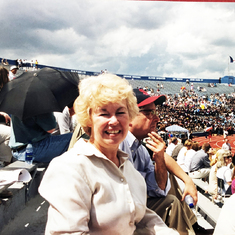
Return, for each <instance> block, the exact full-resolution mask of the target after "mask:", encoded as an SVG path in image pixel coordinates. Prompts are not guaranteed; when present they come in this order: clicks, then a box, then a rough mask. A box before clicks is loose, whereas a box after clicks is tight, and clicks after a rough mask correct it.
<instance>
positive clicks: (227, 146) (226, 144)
mask: <svg viewBox="0 0 235 235" xmlns="http://www.w3.org/2000/svg"><path fill="white" fill-rule="evenodd" d="M222 149H225V150H229V151H231V150H232V148H231V145H230V143H229V139H227V138H226V139H224V143H223V145H222Z"/></svg>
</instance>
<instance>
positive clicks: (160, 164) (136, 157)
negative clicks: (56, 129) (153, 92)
mask: <svg viewBox="0 0 235 235" xmlns="http://www.w3.org/2000/svg"><path fill="white" fill-rule="evenodd" d="M134 93H135V95H136V98H137V103H138V107H139V114H138V115H137V116H136V117H135V119H134V120H133V121H132V122H131V123H130V127H129V132H128V134H127V137H126V139H125V140H124V141H123V142H122V143H121V144H120V149H122V150H123V151H124V152H127V153H128V154H129V156H130V161H132V162H133V164H134V167H135V169H137V170H138V171H139V172H140V173H141V174H142V176H143V177H144V178H145V181H146V185H147V194H148V201H147V206H148V207H149V208H150V209H152V210H154V211H155V212H156V213H157V214H158V215H159V216H160V217H161V218H162V219H163V221H164V222H165V223H166V224H167V225H168V226H169V227H171V228H175V229H176V230H177V231H178V232H179V233H181V234H194V232H196V233H198V232H203V233H206V230H205V229H204V228H202V227H201V226H199V225H198V223H197V218H196V216H195V215H194V213H193V212H192V210H191V209H190V208H189V207H188V206H187V205H186V203H185V202H182V203H181V202H180V201H179V200H178V199H177V197H176V196H174V195H171V194H168V192H169V190H170V189H171V182H170V179H169V176H168V172H170V173H171V174H172V175H175V176H177V177H178V178H180V179H181V180H182V181H183V182H184V183H185V189H184V193H183V195H182V196H181V195H180V194H179V193H178V192H177V190H175V191H174V190H173V189H171V191H172V192H173V193H175V194H176V195H177V196H178V197H179V198H180V200H184V198H185V196H186V195H187V194H190V195H191V196H192V197H193V199H194V204H196V203H197V190H196V188H195V185H194V183H193V181H192V180H191V178H190V177H189V176H188V175H187V174H185V172H184V171H183V170H182V169H181V168H180V167H179V165H178V164H177V163H176V162H175V161H174V159H173V158H172V157H170V156H169V155H168V154H166V153H165V142H164V141H163V139H162V138H161V137H160V136H159V135H158V134H157V133H156V132H155V131H156V124H157V122H158V120H159V118H158V114H157V111H156V105H160V104H162V103H163V102H164V101H165V100H166V97H165V96H164V95H160V96H150V95H148V94H147V93H146V92H145V91H144V90H142V89H134ZM146 137H150V139H148V140H147V145H146V146H147V147H148V148H149V149H150V150H152V151H153V156H152V159H151V157H150V154H149V152H148V150H147V149H146V148H145V147H144V146H143V145H142V144H141V143H142V140H143V139H144V138H146ZM152 161H154V163H155V164H153V162H152ZM171 178H172V180H173V181H175V179H174V176H171ZM175 182H176V181H175ZM175 182H174V184H177V183H175Z"/></svg>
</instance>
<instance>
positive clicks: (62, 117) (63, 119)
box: [53, 103, 76, 135]
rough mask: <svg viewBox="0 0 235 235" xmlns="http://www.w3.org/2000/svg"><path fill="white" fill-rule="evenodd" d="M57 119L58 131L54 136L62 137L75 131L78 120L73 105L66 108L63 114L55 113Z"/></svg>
mask: <svg viewBox="0 0 235 235" xmlns="http://www.w3.org/2000/svg"><path fill="white" fill-rule="evenodd" d="M54 116H55V118H56V123H57V126H56V130H55V132H53V135H62V134H66V133H70V132H73V131H74V128H75V125H76V120H75V115H74V109H73V103H71V104H69V105H68V106H66V107H65V108H64V110H63V112H54Z"/></svg>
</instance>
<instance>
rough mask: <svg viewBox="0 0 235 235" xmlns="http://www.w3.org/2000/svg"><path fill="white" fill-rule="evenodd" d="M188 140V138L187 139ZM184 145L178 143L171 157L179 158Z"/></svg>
mask: <svg viewBox="0 0 235 235" xmlns="http://www.w3.org/2000/svg"><path fill="white" fill-rule="evenodd" d="M186 141H187V140H186ZM183 147H184V145H183V143H182V142H181V143H178V144H177V146H176V147H175V148H174V150H173V151H172V154H171V157H172V158H173V159H174V160H175V161H177V158H178V154H179V152H180V150H181V149H182V148H183Z"/></svg>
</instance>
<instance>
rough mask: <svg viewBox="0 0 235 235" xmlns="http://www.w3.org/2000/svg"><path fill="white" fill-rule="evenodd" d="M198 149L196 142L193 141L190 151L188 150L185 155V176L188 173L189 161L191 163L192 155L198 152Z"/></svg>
mask: <svg viewBox="0 0 235 235" xmlns="http://www.w3.org/2000/svg"><path fill="white" fill-rule="evenodd" d="M199 148H200V146H199V143H198V142H197V141H193V142H192V146H191V149H189V150H188V151H187V152H186V154H185V161H184V165H185V172H186V173H187V174H188V173H189V171H190V168H189V167H190V164H191V161H192V159H193V157H194V155H195V154H196V152H197V151H198V150H199Z"/></svg>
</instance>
